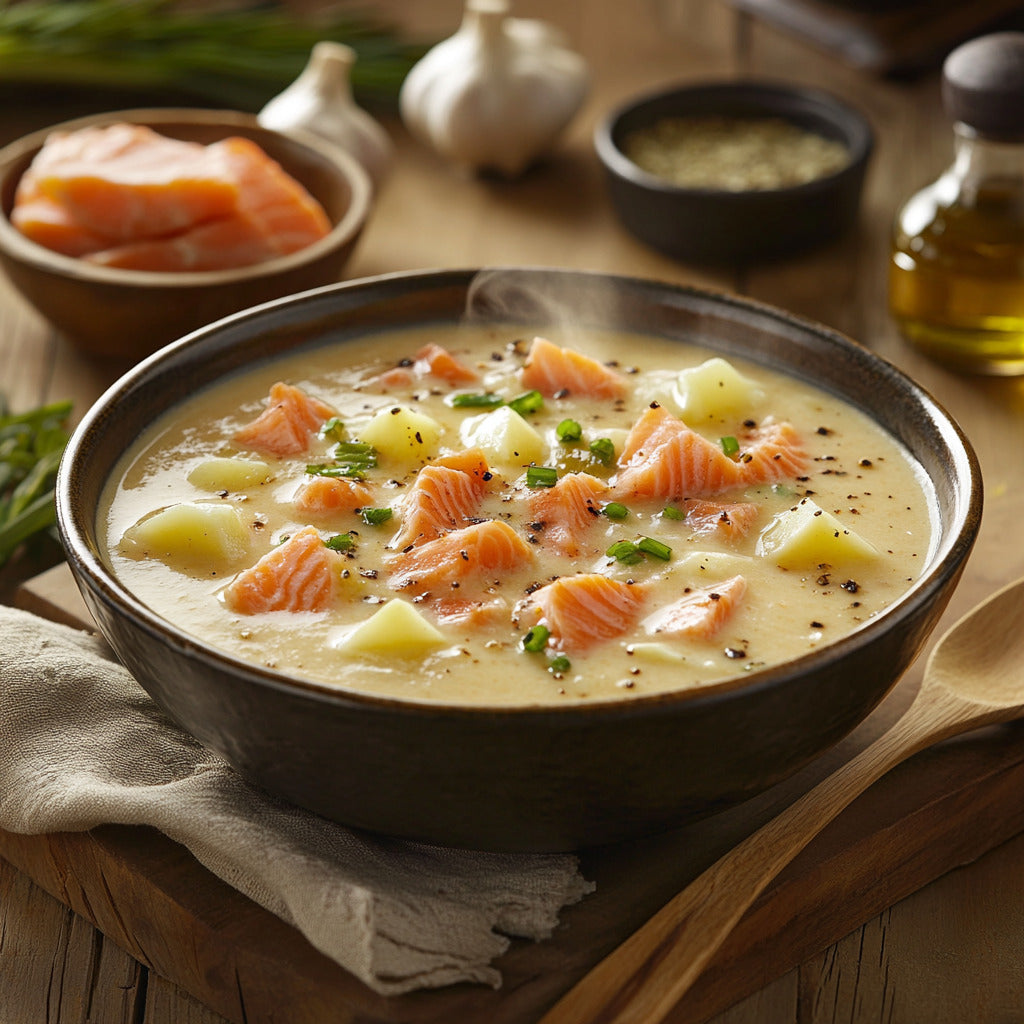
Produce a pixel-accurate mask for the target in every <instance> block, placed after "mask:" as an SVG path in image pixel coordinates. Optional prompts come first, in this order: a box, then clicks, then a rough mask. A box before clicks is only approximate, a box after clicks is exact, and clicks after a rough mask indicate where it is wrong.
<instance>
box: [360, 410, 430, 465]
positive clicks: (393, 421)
mask: <svg viewBox="0 0 1024 1024" xmlns="http://www.w3.org/2000/svg"><path fill="white" fill-rule="evenodd" d="M441 432H442V428H441V424H440V423H438V422H437V420H435V419H433V418H431V417H430V416H426V415H424V414H423V413H421V412H417V411H416V410H415V409H409V408H407V407H406V406H400V405H389V406H385V407H384V408H383V409H381V410H379V411H378V412H376V413H374V415H373V418H372V419H371V420H370V422H369V423H367V424H366V426H365V427H362V428H361V429H360V431H359V440H360V441H365V442H366V443H367V444H372V445H373V447H374V448H376V449H377V451H378V452H379V453H380V454H381V455H382V456H383V457H384V458H385V459H387V460H389V461H392V462H397V463H399V464H400V465H403V466H414V465H417V464H419V463H422V462H426V461H427V460H428V459H430V458H432V457H433V456H434V455H436V454H437V448H438V442H439V441H440V440H441Z"/></svg>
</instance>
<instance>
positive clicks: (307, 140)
mask: <svg viewBox="0 0 1024 1024" xmlns="http://www.w3.org/2000/svg"><path fill="white" fill-rule="evenodd" d="M115 122H128V123H132V124H141V125H146V126H148V127H150V128H152V129H153V130H154V131H156V132H159V133H160V134H162V135H166V136H169V137H171V138H175V139H183V140H186V141H190V142H198V143H202V144H204V145H208V144H209V143H211V142H215V141H217V140H219V139H223V138H227V137H228V136H233V135H238V136H242V137H244V138H247V139H251V140H252V141H253V142H256V143H257V144H258V145H259V146H260V147H261V148H262V149H263V150H264V152H266V153H267V155H269V156H270V157H271V158H272V159H274V160H276V161H277V162H278V163H279V164H281V166H282V167H283V168H284V170H285V171H287V172H288V173H289V174H290V175H291V176H292V177H294V178H295V179H296V180H297V181H299V182H300V184H302V185H303V186H305V188H306V189H307V190H308V191H309V192H310V194H311V195H312V196H313V197H314V198H315V199H317V200H318V201H319V202H320V204H321V206H323V208H324V210H325V212H326V213H327V216H328V218H329V220H330V222H331V225H332V227H331V230H330V232H329V233H328V234H327V235H326V236H325V237H324V238H322V239H320V240H319V241H317V242H314V243H313V244H312V245H310V246H307V247H306V248H305V249H301V250H299V251H297V252H293V253H290V254H288V255H285V256H281V257H278V258H276V259H272V260H267V261H264V262H262V263H255V264H251V265H249V266H245V267H239V268H236V269H229V270H212V271H202V272H158V271H139V270H122V269H118V268H114V267H104V266H99V265H97V264H93V263H89V262H87V261H85V260H82V259H76V258H74V257H71V256H65V255H63V254H61V253H58V252H54V251H52V250H50V249H47V248H44V247H43V246H41V245H38V244H36V243H35V242H33V241H30V240H29V239H28V238H26V237H25V236H24V235H22V234H21V233H20V232H19V231H18V230H17V229H16V228H15V227H14V226H13V225H12V224H11V221H10V215H11V210H12V208H13V205H14V198H15V192H16V190H17V187H18V182H19V180H20V179H21V176H22V175H23V174H24V173H25V170H26V169H27V168H28V166H29V164H30V163H31V161H32V159H33V157H34V156H35V155H36V154H37V153H38V152H39V150H40V149H41V148H42V146H43V143H44V141H45V140H46V137H47V136H48V135H49V134H50V133H51V132H53V131H73V130H76V129H78V128H85V127H90V126H96V125H107V124H113V123H115ZM371 205H372V189H371V185H370V182H369V178H368V177H367V175H366V172H365V171H364V170H363V168H362V167H360V166H359V165H358V164H357V163H356V161H355V160H353V159H352V157H350V156H349V155H348V154H347V153H344V152H342V151H340V150H339V149H338V148H337V147H336V146H333V145H331V144H330V143H328V142H326V141H325V140H322V139H319V138H317V137H315V136H310V135H305V134H301V135H296V136H294V137H292V136H289V135H285V134H283V133H280V132H274V131H270V130H269V129H266V128H262V127H261V126H260V125H259V124H258V123H257V120H256V118H255V117H254V116H252V115H249V114H243V113H238V112H235V111H223V110H206V109H198V108H197V109H191V108H181V109H179V108H154V109H140V110H120V111H113V112H109V113H103V114H95V115H90V116H87V117H82V118H77V119H75V120H73V121H66V122H63V123H61V124H59V125H54V126H52V127H50V128H45V129H41V130H40V131H37V132H33V133H32V134H30V135H27V136H24V137H23V138H21V139H19V140H17V141H15V142H12V143H11V144H10V145H8V146H6V147H5V148H4V149H2V150H0V265H2V266H3V269H4V270H5V271H6V273H7V276H8V278H9V279H10V281H11V283H12V284H13V285H14V286H15V288H17V290H18V291H19V292H20V293H21V295H22V296H23V297H24V298H25V300H26V301H27V302H28V303H29V304H30V305H32V306H33V307H34V308H35V309H36V310H37V311H38V312H39V313H40V314H41V315H42V316H43V317H44V318H45V319H46V320H48V321H49V322H50V323H51V324H52V325H53V326H54V327H56V328H57V329H58V330H59V331H61V332H62V333H63V334H65V335H66V336H67V337H68V338H69V340H70V341H71V343H72V344H73V345H74V346H75V347H76V348H78V349H80V350H81V351H82V352H84V353H85V354H87V355H89V356H93V357H99V358H105V359H110V360H120V361H122V362H128V363H130V362H133V361H136V360H138V359H140V358H141V357H143V356H145V355H148V354H149V353H151V352H153V351H155V350H156V349H157V348H159V347H161V346H162V345H165V344H167V343H168V342H171V341H173V340H175V339H176V338H180V337H181V336H182V335H184V334H187V333H188V332H189V331H192V330H195V329H196V328H198V327H202V326H205V325H206V324H209V323H212V322H213V321H215V320H219V319H220V318H221V317H224V316H227V315H228V314H231V313H235V312H238V311H239V310H242V309H246V308H248V307H250V306H255V305H258V304H260V303H263V302H266V301H268V300H270V299H275V298H279V297H280V296H283V295H290V294H293V293H295V292H299V291H305V290H308V289H310V288H314V287H318V286H320V285H325V284H330V283H332V282H334V281H337V280H338V279H339V278H340V277H341V274H342V271H343V269H344V267H345V264H346V263H347V261H348V259H349V257H350V255H351V253H352V250H353V248H354V247H355V244H356V242H357V241H358V239H359V237H360V235H361V233H362V230H363V227H364V226H365V223H366V220H367V218H368V216H369V214H370V210H371Z"/></svg>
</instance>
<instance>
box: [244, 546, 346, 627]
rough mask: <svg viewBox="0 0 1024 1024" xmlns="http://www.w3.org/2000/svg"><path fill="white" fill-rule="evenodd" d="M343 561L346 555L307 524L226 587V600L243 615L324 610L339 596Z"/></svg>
mask: <svg viewBox="0 0 1024 1024" xmlns="http://www.w3.org/2000/svg"><path fill="white" fill-rule="evenodd" d="M343 564H344V556H342V555H340V554H338V552H336V551H332V550H331V549H330V548H328V547H327V546H326V545H325V544H324V542H323V540H322V539H321V537H320V534H319V533H318V532H317V530H316V529H315V528H314V527H312V526H305V527H303V528H302V529H301V530H299V531H298V532H297V533H294V534H292V536H291V537H289V538H288V540H286V541H285V542H284V543H283V544H281V545H279V546H278V547H276V548H274V550H273V551H270V552H269V553H267V554H266V555H264V556H263V557H262V558H261V559H260V560H259V561H258V562H257V563H256V564H255V565H254V566H252V567H251V568H249V569H246V570H245V571H244V572H241V573H239V574H238V576H236V577H235V579H234V580H233V581H232V582H231V584H230V585H229V586H228V587H227V588H226V589H225V591H224V603H225V604H226V605H227V606H228V607H229V608H230V609H231V610H232V611H235V612H238V613H239V614H242V615H256V614H258V613H260V612H278V611H289V612H323V611H326V610H327V609H328V608H330V607H331V605H332V604H333V603H334V600H335V598H336V596H337V591H338V580H339V576H340V572H341V569H342V567H343Z"/></svg>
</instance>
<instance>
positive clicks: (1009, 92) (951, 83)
mask: <svg viewBox="0 0 1024 1024" xmlns="http://www.w3.org/2000/svg"><path fill="white" fill-rule="evenodd" d="M942 101H943V104H944V106H945V108H946V112H947V113H948V114H949V116H950V117H951V118H953V119H954V120H955V121H962V122H963V123H964V124H967V125H970V127H971V128H973V129H974V130H975V131H977V132H980V133H981V134H982V135H988V136H993V137H1012V138H1024V32H994V33H992V34H990V35H987V36H979V37H978V38H977V39H972V40H970V41H969V42H966V43H963V44H962V45H961V46H958V47H957V48H956V49H955V50H954V51H953V52H952V53H951V54H950V55H949V56H948V57H947V58H946V61H945V64H943V67H942Z"/></svg>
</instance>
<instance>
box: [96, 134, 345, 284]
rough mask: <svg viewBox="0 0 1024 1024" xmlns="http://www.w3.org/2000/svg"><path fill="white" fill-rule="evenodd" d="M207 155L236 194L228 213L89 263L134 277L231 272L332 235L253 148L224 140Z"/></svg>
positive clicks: (311, 205)
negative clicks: (137, 273)
mask: <svg viewBox="0 0 1024 1024" xmlns="http://www.w3.org/2000/svg"><path fill="white" fill-rule="evenodd" d="M206 152H207V154H208V160H211V161H213V162H214V164H215V165H217V166H221V167H222V168H223V174H224V176H225V179H226V180H227V181H228V182H230V183H231V185H232V186H233V187H234V189H235V194H236V198H235V202H234V205H233V207H232V208H231V209H230V210H229V211H227V212H226V213H224V214H222V215H220V216H217V217H215V218H213V219H207V220H205V221H204V222H197V223H195V224H193V225H190V226H187V227H186V229H184V230H179V231H178V232H176V233H172V232H160V233H158V234H159V237H143V238H141V239H135V240H131V241H128V242H127V243H126V244H124V245H120V246H116V247H113V248H109V249H105V250H103V251H101V252H95V253H91V254H90V255H89V257H88V259H89V260H90V262H93V263H101V264H103V265H104V266H108V267H121V268H123V269H129V270H156V271H209V270H226V269H228V268H231V267H244V266H248V265H250V264H253V263H262V262H264V261H266V260H270V259H274V258H276V257H278V256H286V255H288V254H289V253H292V252H296V251H298V250H299V249H304V248H305V247H306V246H308V245H311V244H312V243H313V242H315V241H317V240H318V239H320V238H323V236H324V235H326V234H327V233H328V232H329V231H330V229H331V224H330V221H329V220H328V219H327V215H326V214H325V213H324V211H323V208H322V207H321V206H320V204H319V203H317V202H316V200H315V199H313V197H312V196H311V195H310V194H309V193H308V192H307V191H306V190H305V189H304V188H303V187H302V186H301V185H300V184H299V183H298V182H297V181H295V179H294V178H292V177H291V176H290V175H288V174H286V173H285V172H284V170H283V169H282V168H281V165H280V164H278V163H277V162H275V161H274V160H272V159H271V158H270V157H269V156H267V154H266V153H264V152H263V150H262V149H260V147H259V146H257V145H256V143H254V142H251V141H250V140H249V139H243V138H231V139H225V140H223V141H222V142H215V143H213V144H212V145H211V146H208V147H206ZM164 235H167V236H169V237H163V236H164Z"/></svg>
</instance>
